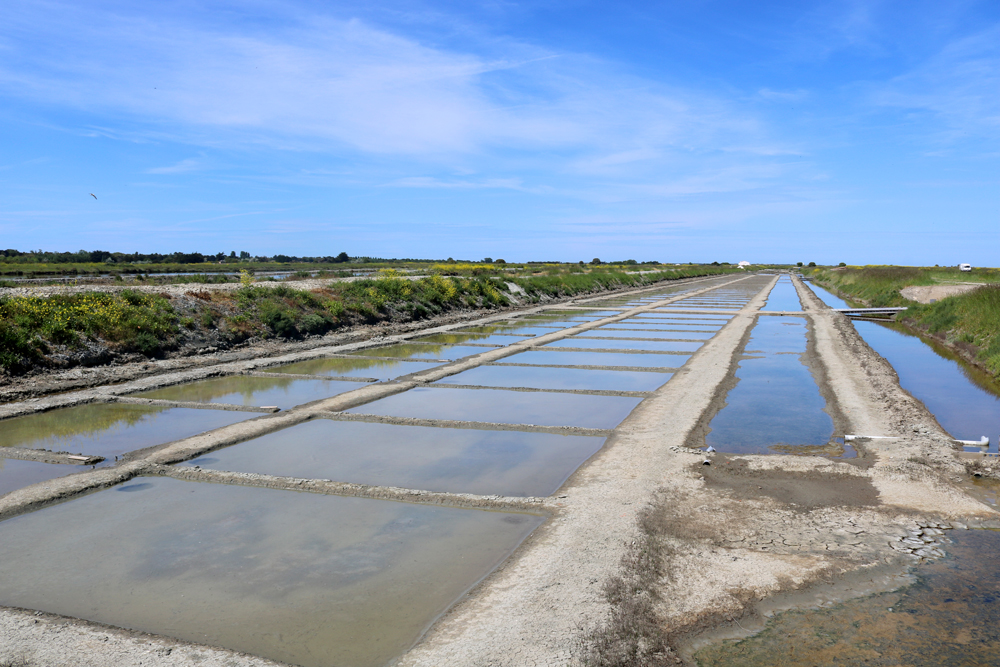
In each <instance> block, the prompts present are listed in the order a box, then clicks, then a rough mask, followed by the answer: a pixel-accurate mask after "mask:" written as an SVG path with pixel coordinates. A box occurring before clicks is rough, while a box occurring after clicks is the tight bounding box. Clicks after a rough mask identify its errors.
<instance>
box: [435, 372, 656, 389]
mask: <svg viewBox="0 0 1000 667" xmlns="http://www.w3.org/2000/svg"><path fill="white" fill-rule="evenodd" d="M671 376H672V374H671V373H650V372H647V371H642V372H634V371H604V370H597V369H585V368H542V367H538V368H531V367H528V366H479V367H478V368H471V369H469V370H467V371H462V372H461V373H458V374H456V375H450V376H448V377H446V378H445V379H443V380H439V381H438V382H435V383H434V384H466V385H479V386H484V387H529V388H532V389H597V390H605V391H654V390H655V389H658V388H659V387H661V386H663V385H664V384H666V382H667V380H669V379H670V378H671Z"/></svg>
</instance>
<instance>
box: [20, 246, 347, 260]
mask: <svg viewBox="0 0 1000 667" xmlns="http://www.w3.org/2000/svg"><path fill="white" fill-rule="evenodd" d="M239 261H245V262H251V261H252V262H280V263H292V262H295V263H310V262H311V263H317V264H341V263H344V262H349V261H351V258H350V257H349V256H348V254H347V253H346V252H342V253H340V254H339V255H336V256H325V257H295V256H292V255H274V256H273V257H264V256H251V255H250V253H249V252H247V251H245V250H242V251H240V253H239V255H237V254H236V251H235V250H233V251H231V252H230V253H229V254H228V255H227V254H226V253H224V252H219V253H215V254H214V255H213V254H203V253H200V252H172V253H169V254H162V253H157V252H154V253H140V252H132V253H129V252H110V251H108V250H78V251H77V252H46V251H44V250H29V251H27V252H22V251H20V250H14V249H12V248H8V249H7V250H0V262H6V263H11V264H130V263H145V264H202V263H204V262H239Z"/></svg>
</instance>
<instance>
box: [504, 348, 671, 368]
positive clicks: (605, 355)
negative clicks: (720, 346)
mask: <svg viewBox="0 0 1000 667" xmlns="http://www.w3.org/2000/svg"><path fill="white" fill-rule="evenodd" d="M689 358H690V355H685V354H643V353H641V352H638V353H629V352H568V351H567V352H557V351H556V350H531V351H528V352H521V353H519V354H512V355H511V356H509V357H504V358H503V359H501V360H500V361H497V362H496V363H498V364H536V365H551V366H618V367H624V368H628V367H633V368H679V367H680V366H683V365H684V362H686V361H687V360H688V359H689Z"/></svg>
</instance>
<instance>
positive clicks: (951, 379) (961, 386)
mask: <svg viewBox="0 0 1000 667" xmlns="http://www.w3.org/2000/svg"><path fill="white" fill-rule="evenodd" d="M811 287H812V290H813V292H814V293H815V294H816V296H818V297H819V298H820V299H821V300H822V301H823V303H825V304H827V305H828V306H830V307H831V308H849V307H850V305H848V304H847V303H846V302H845V301H844V300H843V299H840V298H838V297H836V296H834V295H833V294H831V293H830V292H828V291H826V290H825V289H823V288H821V287H819V286H817V285H812V286H811ZM854 328H855V329H857V331H858V333H859V334H861V337H862V338H864V339H865V342H866V343H868V344H869V345H870V346H871V347H872V349H874V350H875V351H876V352H878V353H879V354H880V355H882V357H883V358H885V360H886V361H888V362H889V363H890V364H892V367H893V369H895V371H896V374H897V375H898V376H899V383H900V385H902V387H903V388H904V389H906V390H907V391H908V392H910V393H911V394H912V395H913V396H914V397H915V398H917V399H918V400H920V401H922V402H923V404H924V405H926V406H927V409H928V410H930V411H931V413H933V414H934V417H935V418H936V419H937V421H938V423H939V424H941V426H943V427H944V429H945V430H946V431H948V433H950V434H951V435H952V436H953V437H955V438H958V439H960V440H979V438H980V437H982V436H984V435H985V436H987V437H989V439H990V450H991V451H997V441H998V439H1000V382H997V380H995V379H994V378H992V377H990V376H989V375H987V374H986V373H983V372H982V371H980V370H978V369H976V368H974V367H972V366H969V365H968V364H966V363H964V362H962V361H961V360H960V359H959V358H958V357H957V356H956V355H955V354H953V353H952V352H951V351H949V350H948V349H947V348H944V347H942V346H939V345H935V344H932V343H928V342H925V341H924V340H923V339H921V338H919V337H918V336H914V335H913V334H911V333H909V332H907V331H906V329H904V328H903V327H902V326H900V325H896V324H879V323H877V322H865V321H859V320H855V321H854ZM974 451H978V449H977V450H974Z"/></svg>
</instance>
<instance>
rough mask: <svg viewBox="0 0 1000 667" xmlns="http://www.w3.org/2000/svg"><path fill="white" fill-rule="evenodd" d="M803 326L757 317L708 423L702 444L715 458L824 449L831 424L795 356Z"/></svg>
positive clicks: (792, 320)
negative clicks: (711, 449)
mask: <svg viewBox="0 0 1000 667" xmlns="http://www.w3.org/2000/svg"><path fill="white" fill-rule="evenodd" d="M805 351H806V324H805V321H804V320H803V319H802V318H798V317H794V318H793V317H761V318H759V319H758V321H757V324H756V325H754V328H753V330H752V331H751V334H750V340H749V341H748V342H747V345H746V352H745V354H747V355H748V357H747V358H744V359H742V360H741V361H740V363H739V368H738V369H737V370H736V378H737V380H738V382H737V384H736V386H735V387H733V388H732V389H730V390H729V393H728V394H726V397H725V407H723V408H722V410H720V411H719V412H718V414H716V415H715V417H714V418H713V419H712V421H711V422H710V423H709V427H710V428H711V432H710V433H709V434H708V435H707V436H706V437H705V444H707V445H711V446H713V447H715V448H716V449H717V450H719V451H720V452H735V453H739V454H773V453H795V451H808V450H807V449H802V448H803V447H809V446H812V447H820V446H824V445H827V444H828V443H829V442H830V438H831V436H832V435H833V420H832V419H831V418H830V415H828V414H827V413H826V412H824V411H823V408H824V407H825V406H826V401H825V400H824V399H823V396H822V395H821V394H820V392H819V387H817V386H816V382H815V380H814V379H813V376H812V374H811V373H810V372H809V368H808V367H807V366H806V365H805V364H804V362H803V359H802V357H801V355H802V354H803V353H804V352H805Z"/></svg>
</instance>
